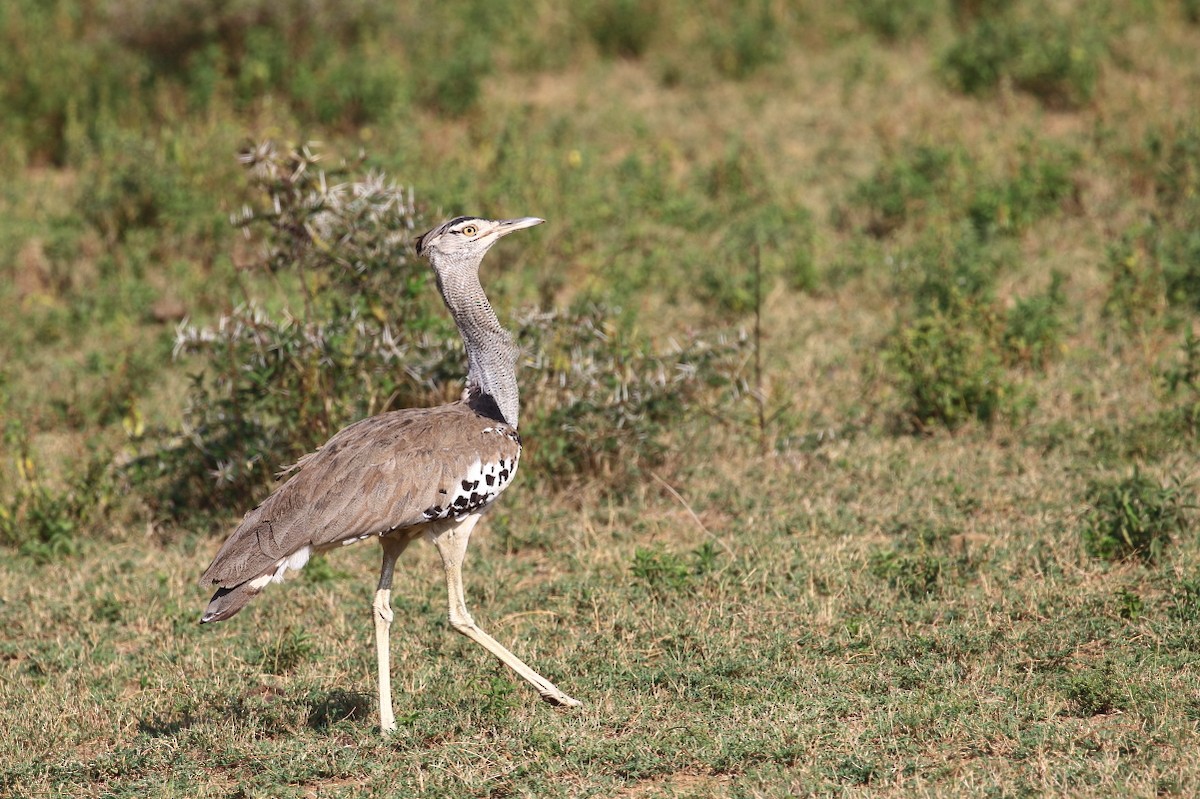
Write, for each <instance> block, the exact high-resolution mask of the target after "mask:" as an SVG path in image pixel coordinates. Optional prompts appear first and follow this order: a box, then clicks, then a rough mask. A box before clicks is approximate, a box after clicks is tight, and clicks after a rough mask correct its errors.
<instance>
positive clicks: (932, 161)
mask: <svg viewBox="0 0 1200 799" xmlns="http://www.w3.org/2000/svg"><path fill="white" fill-rule="evenodd" d="M1078 160H1079V158H1078V155H1077V154H1076V153H1074V152H1073V151H1070V150H1067V149H1065V148H1063V147H1060V146H1057V145H1051V144H1046V143H1042V142H1037V141H1035V140H1029V141H1026V142H1024V143H1022V144H1021V145H1020V146H1019V147H1018V148H1017V152H1016V153H1015V156H1014V157H1013V158H1012V163H1013V166H1012V167H1011V168H1009V169H1008V170H1007V171H1005V172H1001V173H1000V174H997V175H989V174H987V173H985V172H983V171H981V170H980V169H979V168H978V167H977V166H976V159H974V158H973V157H972V156H971V154H970V153H967V152H965V151H963V150H962V149H961V148H959V147H956V146H944V145H935V144H925V143H919V144H915V145H907V146H905V147H903V148H901V150H900V152H899V153H897V154H896V155H894V156H892V157H890V158H888V159H887V160H886V161H884V162H883V163H882V164H881V165H880V166H879V167H878V168H877V169H876V170H875V172H874V173H873V174H872V175H871V176H870V177H869V178H867V179H866V180H863V181H861V182H860V183H859V184H858V185H857V186H856V187H855V188H854V190H853V191H852V192H851V194H850V197H849V206H850V209H849V210H846V211H843V212H842V213H843V215H844V218H846V219H848V220H849V221H851V222H853V223H855V224H856V226H858V227H861V228H862V229H864V230H866V231H867V232H868V233H870V234H871V235H873V236H876V237H880V238H882V237H885V236H889V235H891V234H892V233H894V232H895V231H897V230H898V229H900V228H902V227H904V226H906V225H911V226H916V227H918V228H921V227H927V226H929V225H931V224H932V223H934V222H936V221H944V222H949V223H951V224H956V223H957V222H958V220H960V219H965V220H968V221H969V222H970V223H971V224H972V225H973V226H974V227H975V228H976V230H977V231H978V233H979V235H980V237H981V238H983V239H990V238H994V237H997V236H999V235H1016V234H1019V233H1021V232H1023V231H1025V230H1026V229H1028V228H1029V227H1030V226H1031V225H1033V224H1034V223H1035V222H1037V221H1038V220H1039V219H1041V218H1043V217H1046V216H1049V215H1052V214H1054V213H1056V212H1057V211H1058V210H1059V209H1060V208H1061V207H1062V206H1063V204H1064V203H1065V202H1066V201H1067V200H1069V199H1072V198H1073V197H1074V196H1075V195H1076V193H1077V188H1076V182H1075V177H1074V170H1075V166H1076V164H1077V163H1078Z"/></svg>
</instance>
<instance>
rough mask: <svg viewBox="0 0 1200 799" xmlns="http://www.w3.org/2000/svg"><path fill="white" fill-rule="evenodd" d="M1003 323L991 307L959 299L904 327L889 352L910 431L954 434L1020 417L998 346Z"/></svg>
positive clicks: (893, 338) (892, 340)
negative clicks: (938, 429)
mask: <svg viewBox="0 0 1200 799" xmlns="http://www.w3.org/2000/svg"><path fill="white" fill-rule="evenodd" d="M998 324H999V322H998V320H997V319H996V318H995V315H994V314H993V312H992V311H991V310H990V309H989V308H987V307H986V306H981V305H979V304H977V303H974V302H972V301H970V300H968V299H966V298H954V299H953V300H952V302H951V305H950V307H949V308H947V309H941V308H936V307H935V308H929V309H927V310H925V311H923V312H921V313H919V314H918V315H916V316H915V317H914V318H912V319H909V320H906V321H904V322H901V324H900V325H899V326H898V327H897V328H896V329H895V330H894V331H893V332H892V334H891V335H890V337H889V340H888V342H887V344H886V348H885V351H884V359H885V363H886V364H887V365H888V366H889V367H890V370H891V374H892V379H893V381H894V383H895V384H896V386H897V388H898V390H899V392H900V397H901V407H900V414H901V417H902V419H903V420H904V421H905V422H906V424H907V425H908V426H910V427H911V428H913V429H915V430H919V431H920V430H927V429H929V428H931V427H933V426H937V425H941V426H944V427H947V428H950V429H952V430H953V429H955V428H957V427H960V426H961V425H963V424H964V423H965V422H967V421H969V420H971V419H976V420H978V421H981V422H991V421H993V420H994V419H996V418H997V417H998V416H1000V415H1004V414H1008V415H1011V414H1013V413H1015V411H1016V409H1017V405H1016V404H1015V400H1016V398H1017V392H1016V387H1015V386H1014V384H1013V383H1012V382H1011V381H1010V380H1009V378H1008V375H1007V374H1006V373H1005V370H1004V361H1003V357H1002V354H1001V352H1000V348H999V346H998V344H997V339H998V336H997V329H998Z"/></svg>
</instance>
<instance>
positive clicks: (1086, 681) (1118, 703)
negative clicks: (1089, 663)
mask: <svg viewBox="0 0 1200 799" xmlns="http://www.w3.org/2000/svg"><path fill="white" fill-rule="evenodd" d="M1127 685H1128V680H1127V679H1124V678H1122V677H1120V676H1118V675H1116V674H1114V673H1113V668H1112V664H1111V663H1106V664H1104V666H1102V667H1100V668H1088V669H1085V670H1084V671H1082V672H1080V673H1078V674H1073V675H1071V676H1070V677H1068V678H1067V679H1066V682H1065V685H1064V693H1065V694H1066V697H1067V699H1069V700H1070V701H1071V703H1072V705H1073V710H1074V715H1077V716H1080V717H1082V718H1087V717H1090V716H1098V715H1102V714H1105V713H1112V712H1113V711H1116V710H1121V709H1123V708H1124V707H1125V705H1126V701H1125V696H1126V692H1127V690H1128V689H1127V687H1126V686H1127Z"/></svg>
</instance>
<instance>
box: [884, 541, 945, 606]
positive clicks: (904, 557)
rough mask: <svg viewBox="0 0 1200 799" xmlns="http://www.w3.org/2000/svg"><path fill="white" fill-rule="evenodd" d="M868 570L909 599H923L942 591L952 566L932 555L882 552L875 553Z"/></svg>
mask: <svg viewBox="0 0 1200 799" xmlns="http://www.w3.org/2000/svg"><path fill="white" fill-rule="evenodd" d="M868 570H869V571H870V573H871V574H872V575H873V576H874V577H876V578H878V579H880V580H885V581H887V584H888V585H889V586H890V587H891V588H892V589H893V590H895V591H896V593H897V594H899V595H900V596H902V597H904V598H905V599H913V600H921V599H926V598H928V597H933V596H937V595H938V594H939V593H940V592H941V590H942V581H943V579H944V576H945V573H946V572H947V571H948V566H947V563H946V561H945V559H944V558H941V557H939V556H937V555H933V554H930V553H920V552H904V551H899V550H880V551H876V552H873V553H871V558H870V562H869V564H868Z"/></svg>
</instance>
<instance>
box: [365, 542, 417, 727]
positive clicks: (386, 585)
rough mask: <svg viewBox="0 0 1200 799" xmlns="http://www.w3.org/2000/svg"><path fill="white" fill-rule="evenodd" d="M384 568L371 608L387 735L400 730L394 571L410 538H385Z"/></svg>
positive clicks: (381, 709)
mask: <svg viewBox="0 0 1200 799" xmlns="http://www.w3.org/2000/svg"><path fill="white" fill-rule="evenodd" d="M379 542H380V543H381V544H383V567H382V568H381V569H380V571H379V588H377V589H376V591H375V601H374V603H372V605H371V607H372V609H373V611H374V612H373V613H372V614H371V615H372V616H373V617H374V618H375V654H376V655H377V657H378V660H379V730H380V732H382V733H384V734H387V733H389V732H393V731H395V729H396V717H395V715H393V714H392V666H391V647H390V635H389V631H390V628H391V626H392V618H393V614H392V571H393V570H394V569H395V567H396V558H398V557H400V553H401V552H403V551H404V550H405V548H406V547H408V543H409V539H407V538H386V537H385V538H381V539H379Z"/></svg>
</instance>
